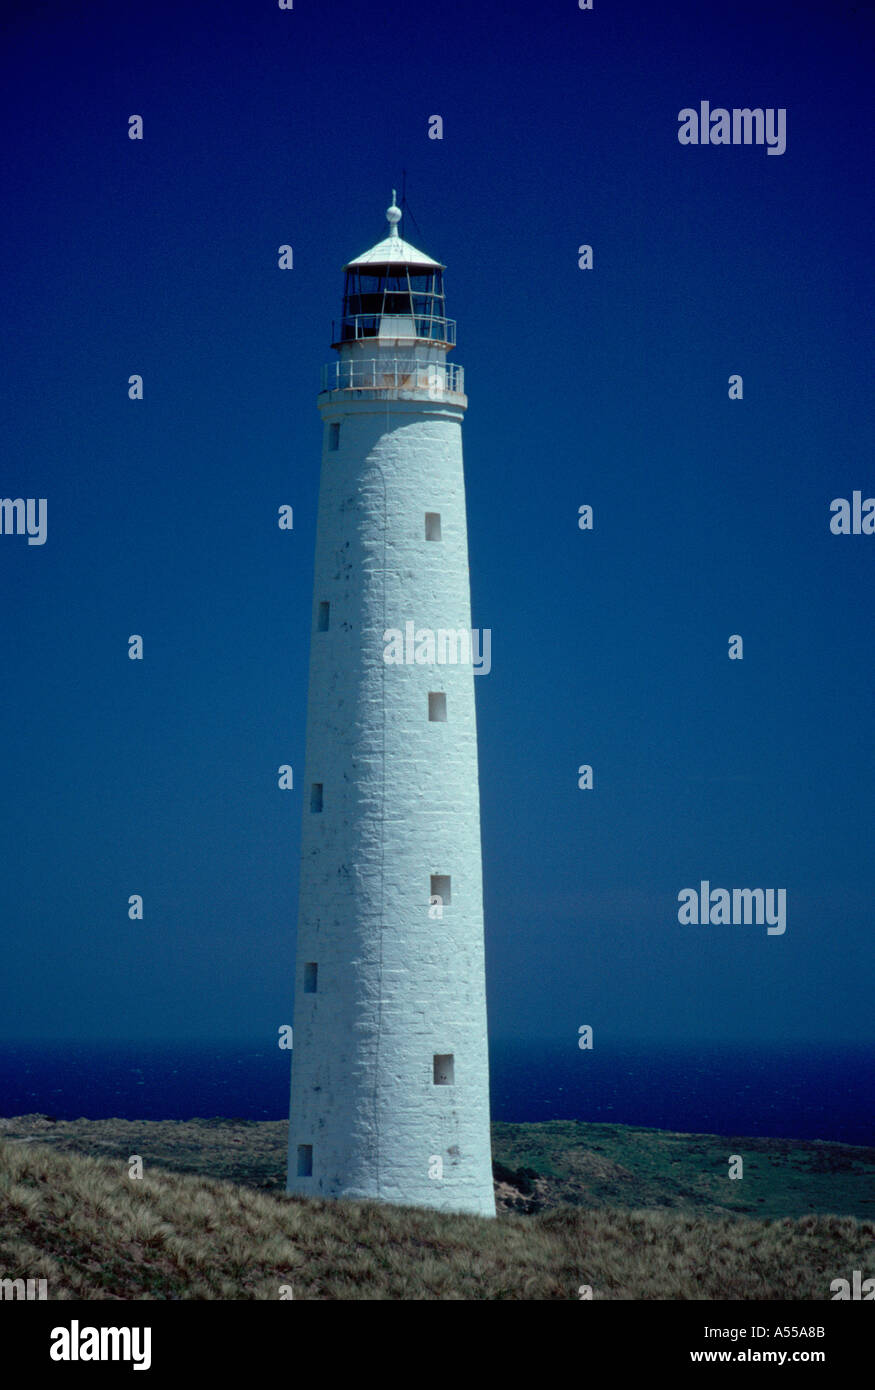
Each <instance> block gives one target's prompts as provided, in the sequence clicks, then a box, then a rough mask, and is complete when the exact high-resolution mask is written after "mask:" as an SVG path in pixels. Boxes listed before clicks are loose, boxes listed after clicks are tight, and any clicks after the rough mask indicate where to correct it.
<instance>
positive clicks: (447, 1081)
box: [434, 1052, 454, 1086]
mask: <svg viewBox="0 0 875 1390" xmlns="http://www.w3.org/2000/svg"><path fill="white" fill-rule="evenodd" d="M453 1074H454V1068H453V1054H452V1052H436V1053H435V1055H434V1084H435V1085H436V1086H452V1085H454V1082H453Z"/></svg>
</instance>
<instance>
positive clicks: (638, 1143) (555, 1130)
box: [0, 1115, 875, 1220]
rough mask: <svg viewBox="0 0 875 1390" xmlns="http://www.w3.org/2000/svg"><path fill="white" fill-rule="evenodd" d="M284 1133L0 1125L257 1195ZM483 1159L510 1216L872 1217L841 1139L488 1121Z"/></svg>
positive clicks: (873, 1166)
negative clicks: (736, 1163)
mask: <svg viewBox="0 0 875 1390" xmlns="http://www.w3.org/2000/svg"><path fill="white" fill-rule="evenodd" d="M287 1138H288V1124H287V1122H286V1121H285V1120H270V1121H265V1122H254V1121H246V1120H223V1119H213V1120H188V1121H185V1122H180V1121H175V1120H162V1121H151V1120H146V1121H141V1120H57V1121H55V1120H51V1119H50V1118H49V1117H48V1116H45V1115H21V1116H18V1117H17V1118H15V1119H0V1139H7V1140H15V1141H17V1142H19V1143H33V1142H37V1143H41V1144H51V1145H52V1147H53V1148H58V1149H64V1150H65V1151H68V1152H71V1153H78V1154H84V1155H90V1156H92V1157H94V1158H100V1157H115V1158H118V1159H119V1160H126V1159H127V1158H128V1156H129V1155H130V1154H140V1155H142V1157H143V1159H144V1161H145V1163H146V1165H147V1167H149V1168H162V1169H166V1170H168V1171H171V1172H174V1173H191V1174H195V1175H197V1176H199V1177H211V1178H223V1179H226V1180H227V1181H229V1182H233V1183H238V1184H240V1185H241V1186H245V1187H254V1188H257V1189H258V1190H259V1191H262V1192H282V1190H283V1188H284V1186H285V1164H286V1143H287ZM492 1152H493V1157H494V1158H495V1160H496V1164H497V1165H501V1167H500V1168H499V1170H498V1171H499V1174H500V1173H501V1170H502V1169H503V1170H504V1171H505V1172H506V1173H507V1174H510V1175H512V1177H511V1180H510V1181H505V1182H502V1181H500V1182H499V1183H498V1184H497V1189H496V1192H497V1197H498V1201H499V1206H500V1207H502V1208H503V1209H504V1210H509V1211H520V1212H532V1211H535V1212H537V1211H543V1210H549V1209H550V1208H552V1207H555V1206H558V1205H560V1204H563V1205H564V1204H566V1203H571V1204H572V1205H575V1206H583V1207H588V1208H603V1207H613V1208H623V1209H627V1210H629V1209H632V1210H637V1209H639V1208H652V1207H656V1208H668V1209H671V1210H683V1211H688V1212H693V1213H702V1214H711V1215H714V1216H719V1215H729V1214H732V1213H734V1214H738V1215H747V1216H758V1217H771V1218H773V1219H777V1218H780V1217H784V1216H807V1215H809V1214H810V1213H812V1212H822V1213H824V1214H828V1213H831V1212H837V1213H839V1214H841V1215H843V1216H857V1217H860V1218H864V1219H872V1220H875V1149H867V1148H859V1147H854V1146H852V1145H849V1144H826V1143H819V1142H806V1141H804V1140H793V1139H744V1138H739V1137H737V1136H734V1137H733V1136H719V1135H713V1134H675V1133H671V1132H670V1131H668V1130H661V1129H641V1128H635V1127H633V1126H630V1125H608V1124H582V1123H577V1122H574V1121H563V1120H554V1121H551V1122H549V1123H546V1124H493V1126H492ZM730 1154H740V1155H741V1156H742V1158H743V1160H744V1177H743V1179H742V1180H741V1181H738V1180H735V1181H733V1180H730V1178H729V1176H728V1164H729V1156H730ZM520 1170H522V1172H521V1171H520Z"/></svg>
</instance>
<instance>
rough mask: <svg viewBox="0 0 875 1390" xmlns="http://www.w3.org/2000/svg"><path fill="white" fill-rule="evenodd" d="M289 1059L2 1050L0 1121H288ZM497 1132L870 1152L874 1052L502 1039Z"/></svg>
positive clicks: (495, 1065)
mask: <svg viewBox="0 0 875 1390" xmlns="http://www.w3.org/2000/svg"><path fill="white" fill-rule="evenodd" d="M289 1060H290V1059H289V1053H288V1052H282V1051H280V1049H279V1047H277V1048H267V1047H265V1046H264V1045H263V1044H257V1043H246V1042H224V1041H223V1042H212V1043H208V1042H181V1043H177V1044H172V1043H166V1042H165V1043H133V1042H124V1043H121V1042H116V1043H108V1042H94V1043H82V1042H76V1043H69V1042H46V1043H33V1042H29V1043H23V1042H17V1043H0V1114H2V1115H20V1114H28V1113H33V1112H39V1113H42V1114H48V1115H53V1116H54V1117H55V1118H56V1119H59V1120H61V1119H77V1118H79V1117H82V1116H84V1117H86V1118H89V1119H107V1118H111V1117H118V1118H122V1119H132V1120H133V1119H141V1120H188V1119H193V1118H196V1117H206V1118H209V1117H213V1116H224V1117H227V1118H237V1119H244V1120H278V1119H283V1118H285V1117H286V1116H287V1115H288V1094H289ZM490 1060H491V1103H492V1118H493V1119H494V1120H509V1121H532V1120H589V1121H602V1122H605V1123H610V1124H627V1125H645V1126H647V1127H651V1128H655V1129H669V1130H679V1131H684V1132H694V1133H710V1134H726V1135H739V1136H742V1135H743V1136H772V1137H776V1138H796V1139H828V1140H835V1141H841V1142H844V1143H847V1144H867V1145H868V1144H875V1124H873V1114H875V1105H873V1098H875V1058H873V1054H872V1050H871V1049H865V1050H864V1049H862V1048H851V1047H824V1046H822V1045H817V1044H811V1045H810V1046H806V1047H803V1046H798V1045H797V1046H795V1047H775V1046H762V1047H757V1048H754V1047H751V1046H737V1045H733V1046H730V1045H725V1046H718V1045H716V1044H713V1043H710V1044H702V1045H700V1046H695V1047H691V1046H689V1045H686V1046H680V1045H666V1044H660V1043H648V1044H645V1043H634V1044H633V1043H624V1044H619V1043H617V1044H615V1045H611V1044H605V1043H603V1044H602V1045H601V1046H599V1047H596V1048H595V1049H593V1050H592V1051H582V1050H581V1049H580V1048H578V1047H577V1046H576V1040H573V1041H572V1043H571V1045H569V1043H568V1042H567V1041H563V1042H554V1041H550V1040H543V1039H539V1040H533V1041H528V1042H526V1041H521V1040H519V1039H514V1040H495V1041H493V1042H492V1043H491V1045H490Z"/></svg>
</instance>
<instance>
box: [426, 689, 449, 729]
mask: <svg viewBox="0 0 875 1390" xmlns="http://www.w3.org/2000/svg"><path fill="white" fill-rule="evenodd" d="M428 717H429V719H430V720H431V722H432V723H433V724H446V722H447V697H446V695H445V694H444V692H443V691H442V690H430V691H429V692H428Z"/></svg>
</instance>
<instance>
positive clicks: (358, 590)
mask: <svg viewBox="0 0 875 1390" xmlns="http://www.w3.org/2000/svg"><path fill="white" fill-rule="evenodd" d="M430 355H431V354H430ZM465 404H466V402H465V401H464V398H462V399H461V401H459V402H458V403H451V402H450V401H449V400H448V399H445V400H444V401H432V400H429V399H428V393H427V392H425V391H418V392H417V391H413V392H408V393H405V398H403V399H398V398H388V395H387V393H379V392H372V393H367V395H366V396H362V394H361V393H355V397H354V398H353V393H350V392H345V393H341V392H336V393H334V395H333V396H327V395H324V396H322V397H321V398H320V409H321V410H322V414H323V419H324V421H325V430H324V433H325V438H324V442H323V455H322V480H321V488H320V499H319V517H318V528H317V546H316V558H315V585H314V595H313V615H312V628H313V632H312V638H311V659H310V687H309V704H308V713H307V751H306V767H305V779H304V788H303V803H304V810H303V835H302V857H301V886H300V899H299V916H298V952H297V967H296V980H295V1012H294V1026H295V1031H294V1053H293V1065H292V1097H291V1124H290V1133H289V1190H290V1191H293V1192H300V1193H308V1194H311V1195H314V1196H323V1197H341V1196H346V1197H369V1198H377V1199H380V1200H384V1201H388V1202H394V1203H400V1204H405V1205H421V1206H429V1207H436V1208H440V1209H445V1210H455V1211H468V1212H476V1213H479V1214H482V1215H489V1216H492V1215H494V1213H495V1205H494V1199H493V1187H492V1167H491V1152H490V1137H489V1076H488V1056H487V1038H486V1001H485V982H484V960H483V902H482V883H481V847H480V809H479V793H478V778H477V732H476V719H475V708H474V684H475V681H474V676H473V672H472V669H471V667H470V665H468V666H452V665H446V664H445V665H434V666H429V665H412V666H407V665H405V666H391V665H387V664H386V663H385V662H384V660H383V651H384V646H385V643H384V640H383V634H384V632H385V631H386V630H387V629H389V628H398V629H401V631H402V632H403V631H404V629H405V624H406V623H407V622H408V621H412V622H414V624H415V626H416V628H433V629H435V630H437V629H440V628H445V629H446V628H464V629H466V630H470V627H471V610H470V586H469V574H468V550H467V529H466V517H465V492H464V479H463V468H462V443H461V424H462V419H463V411H464V405H465ZM331 422H339V423H340V438H339V448H338V449H337V450H335V451H332V450H330V449H329V427H330V424H331ZM426 512H438V513H439V514H440V517H441V534H442V538H441V540H440V541H428V540H426V538H425V514H426ZM321 602H328V603H329V604H330V618H329V629H328V631H327V632H319V631H317V615H318V607H319V604H320V603H321ZM430 691H444V692H445V693H446V696H447V720H446V723H442V722H437V721H430V720H429V718H428V694H429V692H430ZM317 782H318V783H321V784H322V786H323V809H322V811H321V813H319V812H315V813H314V812H311V810H310V788H311V784H312V783H317ZM432 874H448V875H450V876H451V881H452V887H451V897H452V900H451V902H450V903H449V904H448V905H446V906H444V908H443V918H442V920H435V919H434V918H432V917H430V916H429V893H430V877H431V875H432ZM308 962H315V963H316V964H317V965H318V981H317V990H316V992H315V993H305V992H304V989H303V982H304V971H305V966H306V965H307V963H308ZM436 1054H452V1055H453V1058H454V1084H453V1085H436V1084H435V1083H434V1078H433V1059H434V1057H435V1055H436ZM299 1145H312V1162H313V1171H312V1176H310V1177H298V1176H297V1152H298V1146H299ZM434 1156H438V1157H440V1159H441V1160H442V1164H443V1177H442V1179H435V1178H430V1177H429V1166H430V1163H433V1157H434Z"/></svg>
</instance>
